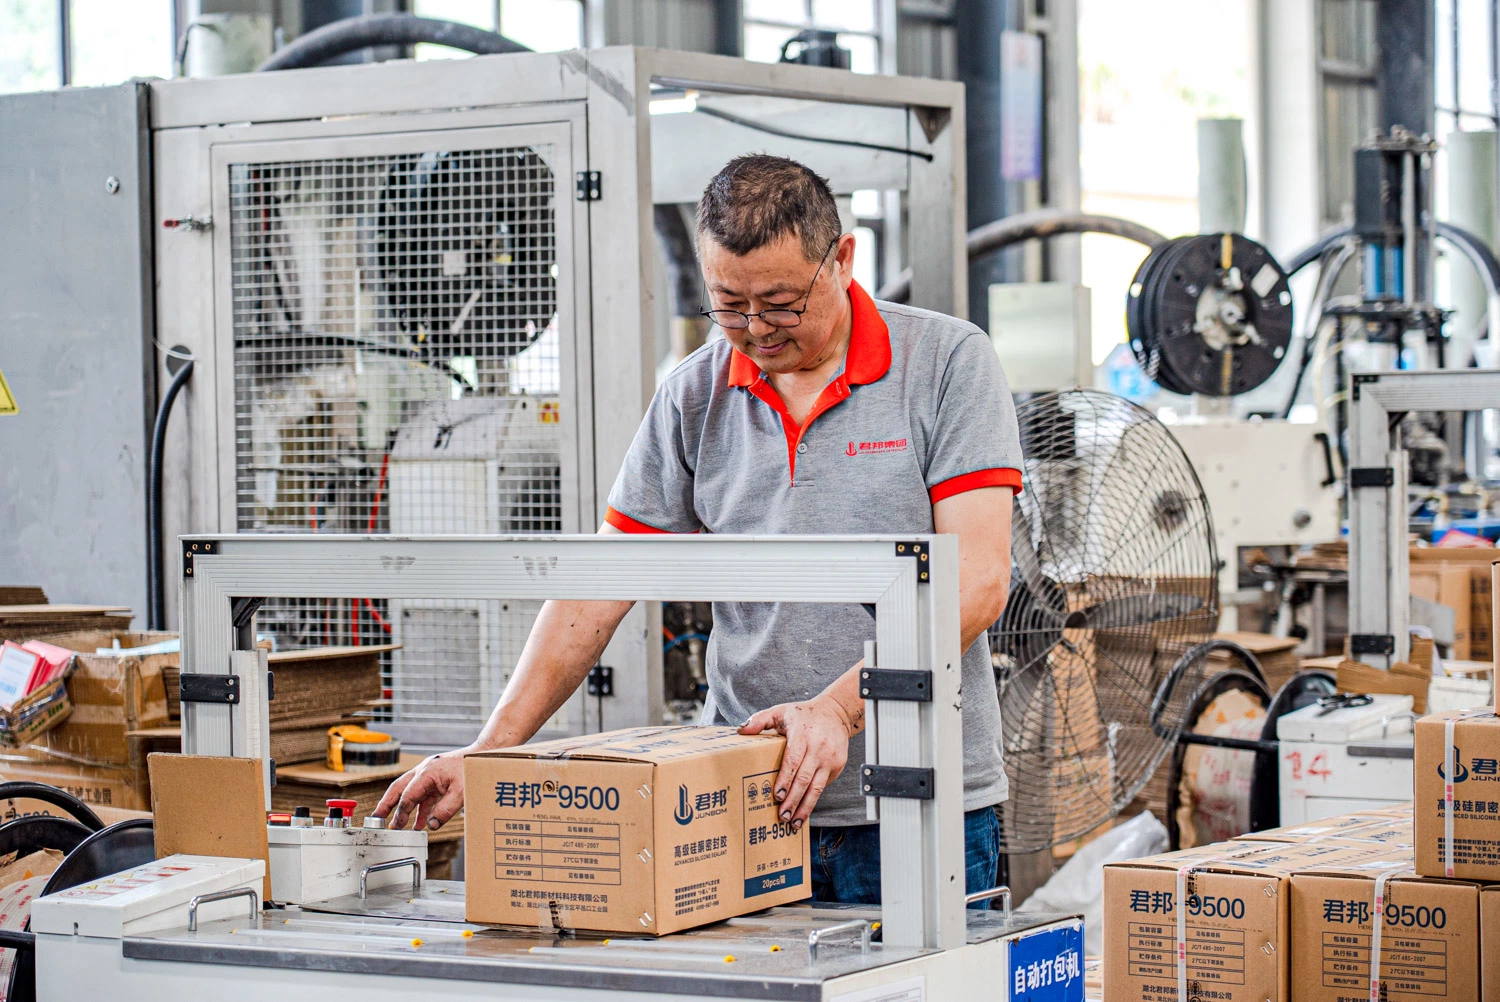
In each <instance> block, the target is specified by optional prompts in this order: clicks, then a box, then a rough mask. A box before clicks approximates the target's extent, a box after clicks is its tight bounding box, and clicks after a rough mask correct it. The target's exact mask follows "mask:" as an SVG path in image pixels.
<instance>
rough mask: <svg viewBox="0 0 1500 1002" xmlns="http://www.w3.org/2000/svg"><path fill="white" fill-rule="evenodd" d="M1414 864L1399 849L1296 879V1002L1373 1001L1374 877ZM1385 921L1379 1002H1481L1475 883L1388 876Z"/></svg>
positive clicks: (1327, 864)
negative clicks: (1442, 1001) (1434, 1001)
mask: <svg viewBox="0 0 1500 1002" xmlns="http://www.w3.org/2000/svg"><path fill="white" fill-rule="evenodd" d="M1410 865H1411V854H1410V852H1409V851H1403V850H1394V851H1392V852H1389V853H1384V854H1380V855H1376V856H1372V857H1370V858H1367V859H1363V860H1356V861H1353V862H1347V861H1345V862H1341V861H1334V860H1329V861H1324V862H1322V863H1319V864H1315V865H1313V866H1311V867H1308V868H1306V869H1304V870H1303V871H1302V872H1299V873H1296V874H1293V876H1292V891H1291V912H1292V936H1293V948H1292V964H1291V979H1292V983H1293V984H1294V985H1296V986H1297V1002H1348V1000H1349V999H1366V998H1371V997H1372V989H1371V970H1370V955H1371V951H1372V917H1373V916H1375V915H1376V914H1377V913H1376V912H1375V907H1374V906H1375V880H1376V876H1377V875H1378V874H1380V873H1381V872H1389V871H1390V870H1392V869H1396V868H1400V867H1408V866H1410ZM1383 903H1384V907H1383V908H1382V909H1381V910H1380V912H1379V915H1380V916H1382V917H1383V919H1384V921H1383V922H1382V926H1381V943H1380V968H1379V972H1378V973H1379V977H1380V998H1381V999H1382V1000H1383V1002H1423V1000H1425V999H1429V998H1432V997H1434V996H1436V997H1440V998H1449V999H1477V998H1478V997H1479V946H1480V944H1479V885H1478V884H1476V883H1473V882H1471V881H1460V880H1432V879H1428V878H1417V877H1415V876H1411V875H1408V876H1405V877H1400V876H1395V877H1391V878H1390V879H1389V880H1388V881H1387V883H1386V885H1385V892H1384V902H1383Z"/></svg>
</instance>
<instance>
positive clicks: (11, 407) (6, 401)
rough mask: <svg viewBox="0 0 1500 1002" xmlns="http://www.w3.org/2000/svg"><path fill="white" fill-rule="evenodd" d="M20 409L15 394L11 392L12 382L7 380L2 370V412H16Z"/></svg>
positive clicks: (0, 378)
mask: <svg viewBox="0 0 1500 1002" xmlns="http://www.w3.org/2000/svg"><path fill="white" fill-rule="evenodd" d="M18 410H20V408H19V407H17V406H16V397H15V394H13V393H11V392H10V384H9V383H7V382H6V381H5V373H4V372H0V414H14V413H16V411H18Z"/></svg>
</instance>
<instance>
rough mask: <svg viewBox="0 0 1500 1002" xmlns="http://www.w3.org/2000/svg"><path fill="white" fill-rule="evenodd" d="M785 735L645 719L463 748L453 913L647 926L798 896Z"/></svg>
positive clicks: (804, 884)
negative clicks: (780, 792)
mask: <svg viewBox="0 0 1500 1002" xmlns="http://www.w3.org/2000/svg"><path fill="white" fill-rule="evenodd" d="M785 745H786V742H785V739H783V738H780V737H777V736H774V735H759V736H754V737H748V736H744V735H741V734H738V733H737V732H736V731H735V730H734V728H731V727H645V728H638V729H635V730H625V731H613V732H610V733H607V734H595V735H588V736H585V737H578V738H564V739H561V740H558V741H548V742H544V743H540V744H534V745H525V746H522V747H519V748H508V749H504V750H502V751H494V752H485V753H482V754H478V755H470V756H468V757H467V758H466V759H465V760H464V789H465V791H466V803H465V831H464V852H465V856H464V879H465V884H466V887H465V895H466V898H467V908H466V917H467V918H468V920H469V921H471V922H487V923H494V924H501V925H524V926H543V927H559V928H564V929H592V930H600V931H606V932H634V933H649V934H654V935H660V934H664V933H669V932H677V931H679V930H682V929H689V928H692V927H694V926H699V925H704V924H706V923H709V922H718V921H720V920H722V919H726V918H731V917H733V916H735V915H742V914H744V913H746V912H752V911H758V910H760V909H762V908H769V907H771V906H772V905H781V904H786V903H787V902H790V901H798V900H801V899H803V898H806V897H808V896H809V894H810V888H811V879H812V878H811V872H810V860H809V855H808V838H807V829H806V828H804V829H803V830H802V831H800V832H793V831H792V830H791V828H790V826H789V825H787V824H784V823H782V822H780V821H779V820H778V818H777V813H776V802H775V800H774V799H773V797H772V785H773V783H774V781H775V779H776V773H777V770H778V769H779V768H780V767H781V754H782V751H783V749H784V748H785Z"/></svg>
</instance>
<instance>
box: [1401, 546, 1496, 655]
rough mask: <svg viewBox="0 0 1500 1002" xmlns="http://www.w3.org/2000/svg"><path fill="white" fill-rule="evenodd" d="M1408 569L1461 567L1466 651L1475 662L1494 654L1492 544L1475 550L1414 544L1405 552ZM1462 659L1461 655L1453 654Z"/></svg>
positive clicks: (1493, 554)
mask: <svg viewBox="0 0 1500 1002" xmlns="http://www.w3.org/2000/svg"><path fill="white" fill-rule="evenodd" d="M1408 556H1409V558H1410V569H1411V572H1412V573H1418V572H1419V571H1420V570H1421V569H1424V568H1427V567H1432V566H1438V565H1442V566H1447V567H1450V568H1462V569H1463V570H1464V571H1466V572H1467V574H1468V576H1469V653H1468V657H1470V658H1473V659H1475V660H1476V661H1488V660H1491V659H1492V658H1493V657H1494V648H1493V644H1492V640H1491V636H1490V633H1491V630H1492V629H1493V623H1494V616H1493V613H1492V611H1491V593H1492V591H1493V586H1492V584H1491V574H1490V565H1491V564H1492V563H1493V562H1494V561H1495V559H1496V558H1497V557H1500V552H1497V551H1496V550H1495V549H1494V548H1492V547H1480V548H1477V549H1449V548H1446V547H1431V546H1414V547H1412V548H1411V549H1410V550H1409V551H1408ZM1454 657H1459V658H1462V657H1463V655H1459V654H1455V655H1454Z"/></svg>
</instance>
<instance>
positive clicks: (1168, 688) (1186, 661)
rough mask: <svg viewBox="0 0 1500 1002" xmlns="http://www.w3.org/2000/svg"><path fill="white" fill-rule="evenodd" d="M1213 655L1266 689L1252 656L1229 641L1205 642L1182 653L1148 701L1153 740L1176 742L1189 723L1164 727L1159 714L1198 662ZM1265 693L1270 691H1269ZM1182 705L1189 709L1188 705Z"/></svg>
mask: <svg viewBox="0 0 1500 1002" xmlns="http://www.w3.org/2000/svg"><path fill="white" fill-rule="evenodd" d="M1215 651H1223V652H1224V653H1226V654H1228V655H1229V656H1230V657H1232V658H1234V659H1235V660H1236V661H1238V662H1239V663H1240V664H1241V665H1243V666H1244V668H1245V671H1247V672H1248V673H1249V674H1250V675H1252V676H1253V677H1254V678H1255V680H1256V681H1258V682H1259V683H1260V684H1261V686H1262V687H1263V688H1266V671H1265V669H1264V668H1262V667H1261V665H1260V660H1259V659H1258V658H1257V657H1256V656H1255V655H1254V654H1251V653H1250V652H1249V651H1248V650H1246V649H1245V648H1243V647H1241V646H1240V645H1239V644H1236V643H1234V642H1233V641H1230V640H1205V641H1204V642H1203V643H1201V644H1198V645H1196V646H1194V647H1190V648H1189V649H1188V650H1186V651H1184V652H1183V654H1182V656H1181V657H1180V658H1178V659H1177V663H1176V664H1174V665H1173V666H1172V670H1171V671H1170V672H1168V673H1167V677H1166V678H1165V679H1163V680H1162V683H1161V685H1160V686H1159V687H1158V688H1157V690H1156V696H1155V698H1154V699H1152V701H1151V729H1152V730H1153V731H1155V732H1156V735H1157V737H1160V738H1163V739H1165V740H1167V741H1176V740H1177V736H1178V735H1179V734H1181V733H1182V728H1183V727H1184V726H1185V725H1187V724H1188V723H1189V721H1187V720H1178V721H1176V722H1174V723H1172V724H1167V723H1165V722H1163V721H1162V719H1161V718H1162V714H1163V713H1165V712H1166V710H1167V707H1168V705H1169V704H1170V703H1171V702H1172V695H1173V694H1174V693H1175V692H1176V690H1177V685H1178V683H1179V682H1181V681H1182V677H1183V676H1184V675H1186V674H1187V673H1188V672H1189V671H1190V670H1191V669H1192V668H1194V667H1195V666H1196V665H1198V664H1199V663H1200V662H1203V661H1206V660H1207V659H1208V656H1209V655H1210V654H1212V653H1214V652H1215ZM1267 691H1268V692H1269V691H1270V690H1269V688H1267ZM1186 705H1189V706H1190V705H1191V701H1190V702H1189V703H1188V704H1186Z"/></svg>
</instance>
